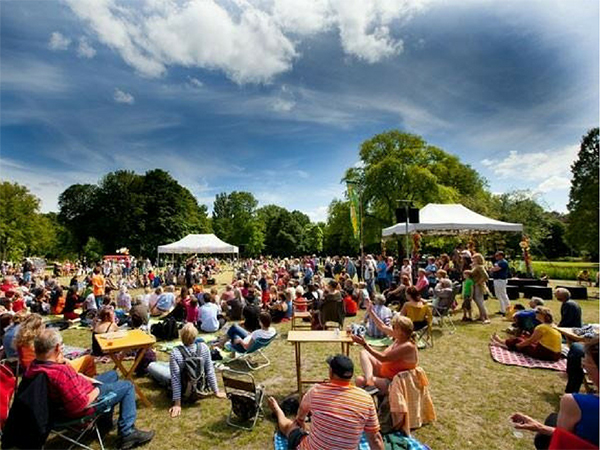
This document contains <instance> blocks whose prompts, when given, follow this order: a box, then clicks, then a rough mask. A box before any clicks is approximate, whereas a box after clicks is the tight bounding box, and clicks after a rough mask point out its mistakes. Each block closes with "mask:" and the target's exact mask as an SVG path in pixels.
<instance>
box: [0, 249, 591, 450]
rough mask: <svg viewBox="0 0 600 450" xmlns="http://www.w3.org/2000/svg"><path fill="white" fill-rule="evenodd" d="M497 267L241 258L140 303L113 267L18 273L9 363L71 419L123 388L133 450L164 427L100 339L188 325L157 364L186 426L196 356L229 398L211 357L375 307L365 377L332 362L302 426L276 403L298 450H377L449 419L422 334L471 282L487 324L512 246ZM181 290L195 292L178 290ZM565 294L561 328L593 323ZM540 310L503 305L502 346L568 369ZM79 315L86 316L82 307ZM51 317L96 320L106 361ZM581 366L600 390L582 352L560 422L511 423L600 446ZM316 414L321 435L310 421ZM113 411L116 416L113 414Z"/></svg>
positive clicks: (176, 280)
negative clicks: (285, 326) (213, 283)
mask: <svg viewBox="0 0 600 450" xmlns="http://www.w3.org/2000/svg"><path fill="white" fill-rule="evenodd" d="M496 260H497V261H498V263H496V264H495V265H494V267H492V268H491V269H490V270H488V267H486V263H485V260H484V258H483V257H482V255H480V254H476V253H474V254H472V253H471V252H469V251H468V250H462V249H461V248H459V249H457V252H456V254H455V255H453V256H452V258H451V257H449V256H448V255H441V256H440V258H433V257H432V258H429V259H428V260H427V265H426V266H425V267H424V268H421V269H416V268H413V267H412V264H411V261H409V260H408V259H406V260H403V261H402V263H401V265H399V266H398V265H396V262H395V261H394V259H393V258H390V257H387V258H386V257H381V256H380V257H379V258H378V261H377V262H376V261H375V259H374V258H373V257H371V256H370V255H369V256H367V258H366V259H365V264H364V267H361V265H360V262H359V261H355V260H353V259H351V258H338V257H334V258H327V259H325V261H321V260H320V259H319V258H316V257H306V258H303V259H289V260H288V259H284V260H269V259H261V260H258V261H254V260H251V259H248V260H242V261H239V262H238V263H237V264H235V266H234V276H233V279H232V280H231V283H229V284H227V285H226V286H225V287H224V289H222V290H219V289H217V288H216V287H210V285H207V284H206V281H207V280H208V279H209V278H210V276H211V274H213V273H214V272H217V271H219V270H220V268H219V264H218V262H217V261H215V260H211V262H210V263H206V262H201V261H199V260H198V259H195V258H193V259H190V260H188V261H186V263H185V264H184V265H182V266H180V267H179V268H172V269H171V270H170V271H167V272H163V273H161V274H158V273H157V274H153V273H152V272H151V271H150V269H149V268H148V269H147V271H146V272H145V273H144V274H143V275H144V277H145V279H147V280H148V282H147V283H146V284H143V282H142V285H143V286H145V287H144V293H143V294H140V295H132V294H131V293H130V289H131V284H130V283H129V282H128V281H127V280H128V279H129V277H130V276H131V275H132V273H133V270H131V271H129V273H127V274H125V275H122V276H121V278H117V279H114V277H113V276H112V275H111V273H110V272H109V273H108V274H106V272H105V267H104V266H102V265H98V266H96V267H94V268H93V269H91V273H85V272H84V273H83V274H82V275H83V282H82V283H79V282H78V281H77V280H75V282H74V284H72V285H71V286H70V287H69V288H66V287H62V286H60V285H59V283H58V281H57V279H55V278H52V277H49V276H48V277H46V278H45V279H43V280H42V279H39V278H36V277H33V276H30V277H29V280H28V281H24V279H23V278H20V277H19V276H17V277H13V276H11V275H9V276H6V277H5V279H4V282H3V286H4V287H1V286H0V292H2V294H0V297H1V298H0V300H1V302H0V303H1V304H2V307H3V309H4V314H2V315H1V316H0V318H1V321H2V322H1V327H2V329H1V331H2V340H3V348H4V352H5V355H6V356H7V357H9V358H16V359H17V360H18V361H19V364H20V366H21V367H22V370H23V372H24V374H25V378H34V377H35V376H36V375H37V374H39V373H41V372H43V373H45V374H46V375H47V377H48V383H49V397H50V400H51V401H52V402H54V403H58V404H59V405H60V406H61V409H62V410H64V412H65V414H66V415H67V416H68V417H75V416H77V415H80V414H82V413H84V412H85V411H86V410H88V408H89V406H90V405H91V404H93V403H94V402H95V401H97V399H98V398H100V397H102V396H103V395H106V393H108V392H113V393H115V394H116V396H115V397H114V400H111V401H112V402H113V403H112V406H113V407H114V406H115V405H116V404H119V405H120V408H119V414H120V415H119V420H118V423H117V429H118V434H119V446H120V448H132V447H134V446H137V445H141V444H144V443H146V442H148V441H150V440H151V439H152V437H153V432H151V431H149V432H146V431H141V430H137V429H136V428H135V426H134V424H135V419H136V408H135V391H134V388H133V385H132V384H131V383H130V382H129V381H123V380H118V377H117V374H116V373H115V372H106V373H103V374H101V375H98V376H97V373H96V365H95V359H94V356H102V350H101V348H100V346H99V344H98V340H97V338H96V336H98V335H101V334H105V333H110V332H114V331H118V330H120V329H121V328H123V327H129V328H140V329H142V330H145V331H147V332H150V331H151V328H150V323H151V322H156V321H158V322H159V323H166V322H168V321H173V322H174V323H176V324H178V325H177V328H178V329H179V332H178V334H179V337H180V340H181V345H177V346H175V347H174V348H172V350H171V351H170V356H169V362H168V363H167V362H161V361H152V362H149V364H147V368H145V370H146V371H147V374H148V375H149V376H150V377H151V378H152V379H154V380H155V381H156V383H157V384H158V385H160V386H162V387H164V388H166V389H167V390H168V391H169V393H170V396H171V400H172V406H171V408H170V409H169V411H168V414H169V416H170V417H171V418H175V417H178V416H180V415H181V412H182V410H181V407H182V400H183V399H184V398H185V397H186V396H188V395H190V393H189V389H190V386H189V383H188V381H187V378H186V376H184V372H185V371H184V366H185V364H187V361H190V360H192V359H195V360H197V361H200V363H199V364H200V368H201V371H202V373H203V374H204V385H203V387H202V394H203V395H215V396H216V397H218V398H224V397H225V394H224V393H223V392H222V391H221V390H220V389H219V387H218V384H217V378H216V374H215V367H214V363H213V353H212V352H214V351H216V352H217V353H218V352H219V351H220V349H224V350H227V351H231V352H236V353H246V352H252V351H253V350H254V349H255V348H257V346H260V345H268V342H270V341H271V340H272V339H274V338H275V337H276V335H277V331H276V329H275V328H274V326H273V324H279V323H282V322H290V321H291V320H292V319H293V316H294V313H295V312H299V313H304V315H303V318H304V319H305V320H306V321H307V323H308V322H309V324H310V328H311V329H313V330H321V329H327V328H329V327H331V326H332V325H331V323H334V324H336V325H335V326H337V327H338V328H339V329H343V328H345V325H346V318H347V317H354V316H356V315H357V314H358V312H359V311H360V310H361V309H362V310H365V312H364V319H363V320H362V325H363V326H359V327H358V329H362V330H364V333H362V332H356V333H355V334H353V335H352V340H353V342H354V343H355V344H357V345H359V346H361V347H363V349H362V350H361V351H360V358H359V361H360V370H361V374H356V373H355V369H354V364H353V363H352V360H350V359H349V358H348V357H345V356H343V355H336V356H334V357H331V358H329V359H328V361H327V362H328V364H329V381H328V382H326V383H322V384H318V385H316V386H314V387H313V388H312V389H310V390H309V391H308V392H307V393H306V395H305V396H304V397H303V398H302V399H301V401H300V404H299V409H298V413H297V416H296V419H295V420H293V421H292V420H290V419H288V418H286V416H285V414H284V413H283V410H282V409H281V407H280V406H279V405H278V403H277V401H276V400H275V399H274V398H269V405H270V407H271V409H272V410H273V412H274V414H275V416H276V418H277V422H278V428H279V431H280V432H281V433H282V434H283V435H284V436H286V437H287V439H288V443H289V448H300V449H310V448H332V449H334V448H335V449H350V448H356V447H357V445H358V442H359V440H360V438H361V436H362V434H363V432H364V433H365V435H366V438H367V440H368V442H369V445H370V446H371V448H374V449H375V448H377V449H382V448H384V447H383V439H382V432H390V431H401V432H402V433H404V435H406V436H410V433H411V430H414V429H416V428H419V427H421V426H422V425H424V424H426V423H429V422H431V421H433V420H435V419H436V414H435V410H434V406H433V402H432V399H431V396H430V393H429V389H428V385H429V380H428V378H427V376H426V374H425V371H424V370H423V369H422V367H420V366H419V348H420V347H419V346H418V342H417V339H416V335H415V332H416V331H419V330H423V329H424V328H426V327H429V326H431V321H432V317H431V313H432V311H434V312H438V313H449V312H451V311H452V310H453V309H455V308H457V306H458V304H457V302H456V300H455V293H456V291H457V283H458V282H461V283H462V286H461V289H462V300H463V303H462V306H461V309H462V312H463V320H464V321H471V320H473V319H472V307H471V303H472V302H474V303H475V304H476V306H477V308H478V311H479V317H478V320H479V321H481V322H482V323H489V322H490V320H489V316H488V313H487V311H486V307H485V304H484V295H485V294H487V293H488V292H487V281H488V278H489V277H490V276H491V277H495V278H494V279H495V280H497V279H500V280H502V278H497V275H494V274H495V273H497V272H499V271H501V270H504V269H503V267H504V265H503V261H504V255H503V254H501V252H499V254H496ZM322 263H323V267H320V265H321V264H322ZM148 267H150V266H148ZM498 267H499V269H497V268H498ZM358 274H363V275H364V277H363V281H360V282H358V281H357V275H358ZM74 278H76V277H74ZM156 280H158V281H156ZM165 280H171V281H169V282H165ZM176 284H179V285H183V287H181V288H180V289H179V290H176V288H175V286H176ZM500 285H501V284H500ZM9 292H10V293H11V294H10V295H7V294H8V293H9ZM556 297H557V299H558V300H559V301H560V302H561V303H562V307H561V321H560V323H559V326H563V327H581V326H582V323H581V308H579V305H577V303H575V302H574V301H572V300H570V298H569V293H568V291H566V290H565V289H558V290H557V291H556ZM501 304H502V303H501ZM529 306H530V309H525V307H524V306H521V305H519V304H515V305H511V304H510V302H508V304H507V305H504V310H503V311H501V312H502V313H503V314H506V315H507V317H510V319H511V320H512V322H513V328H512V329H511V330H510V332H511V333H512V334H513V335H514V336H513V337H511V338H509V339H501V338H500V337H499V336H498V335H497V334H494V335H493V336H492V338H491V344H492V345H497V346H502V347H505V348H507V349H511V350H514V351H517V352H521V353H524V354H526V355H529V356H532V357H535V358H538V359H545V360H551V361H555V360H557V359H558V358H560V355H561V344H562V342H561V335H560V333H559V332H558V331H557V330H556V328H555V327H554V326H553V322H554V317H553V314H552V312H551V311H550V309H548V308H545V307H544V304H543V301H542V300H540V299H535V298H534V299H532V301H531V302H530V304H529ZM78 308H81V309H82V312H81V313H78V312H77V311H76V310H77V309H78ZM48 314H53V315H62V316H63V318H64V320H71V321H72V320H77V319H79V320H80V321H81V323H82V324H86V325H88V326H89V327H90V330H91V336H92V337H91V350H92V355H93V356H92V355H85V356H82V357H79V358H77V359H72V360H69V359H66V358H65V356H64V353H63V345H62V338H61V335H60V333H59V332H58V331H56V330H55V329H52V328H49V327H47V326H45V325H44V318H43V316H44V315H48ZM153 332H154V331H153ZM200 333H205V334H204V337H207V335H212V334H213V333H219V334H220V338H218V339H214V336H211V337H210V338H208V337H207V339H206V341H205V339H204V337H203V335H201V334H200ZM383 338H388V340H389V342H390V343H389V345H388V346H387V347H385V349H383V350H380V349H378V348H376V347H374V346H373V345H372V344H371V340H372V339H376V340H379V339H383ZM265 343H267V344H265ZM582 361H583V364H584V367H585V370H586V371H587V373H588V374H589V375H590V376H591V378H592V380H593V381H594V383H595V384H596V386H597V385H598V346H597V343H596V344H595V347H594V345H588V346H586V347H583V346H582V345H581V344H573V345H571V349H570V352H569V357H568V364H567V372H568V376H569V382H568V385H567V390H566V392H567V393H568V394H569V395H566V396H565V397H563V399H562V400H561V410H560V411H559V413H558V416H557V417H554V418H549V419H548V420H547V421H546V424H545V425H542V424H540V423H539V422H536V421H535V420H533V419H531V418H529V417H528V416H526V415H524V414H521V413H516V414H515V415H514V416H513V417H512V420H513V422H514V424H515V427H517V428H523V429H527V430H532V431H536V432H538V436H537V437H536V447H537V448H547V445H548V443H549V440H548V436H550V435H552V434H553V430H554V429H555V428H559V429H564V430H566V431H568V432H570V433H574V434H575V435H577V436H579V437H581V438H582V439H585V440H587V441H590V442H595V443H596V445H597V443H598V426H597V422H598V417H597V416H598V415H597V410H598V402H597V397H595V400H594V399H591V398H590V396H586V395H579V394H578V391H579V389H580V387H581V384H582V382H583V377H584V373H583V369H582ZM594 377H595V378H594ZM353 378H354V385H353V384H352V383H351V380H352V379H353ZM68 386H71V387H70V388H69V387H68ZM374 399H377V400H378V401H377V402H375V401H374ZM594 402H595V403H594ZM376 404H378V406H377V407H376V406H375V405H376ZM594 407H595V408H596V413H595V414H596V415H595V416H594V414H593V408H594ZM385 408H387V411H388V412H389V414H388V415H389V417H390V422H389V423H384V421H383V419H382V420H380V418H381V417H384V416H385V414H383V415H382V411H383V410H384V409H385ZM309 413H310V414H311V415H312V419H311V426H310V431H308V429H307V427H305V421H306V417H307V415H308V414H309ZM108 416H112V410H111V413H110V414H109V415H108ZM378 416H379V417H378ZM342 418H343V419H342ZM594 420H595V423H596V425H595V428H594V426H593V424H592V422H593V421H594ZM111 426H112V418H111V417H106V418H105V419H104V420H103V421H102V428H103V429H104V430H105V431H108V430H109V429H110V428H111ZM594 433H595V438H594ZM544 446H545V447H544Z"/></svg>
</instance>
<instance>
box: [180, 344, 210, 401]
mask: <svg viewBox="0 0 600 450" xmlns="http://www.w3.org/2000/svg"><path fill="white" fill-rule="evenodd" d="M201 345H202V344H201V343H197V344H196V353H195V354H191V353H190V352H189V351H188V349H187V348H185V346H183V345H179V346H177V347H176V348H177V349H178V350H179V352H180V353H181V356H183V364H182V366H181V399H182V401H187V402H195V401H196V400H198V399H199V398H200V397H202V396H204V395H205V393H206V391H207V385H206V384H207V382H206V374H205V373H204V361H203V360H202V357H201V356H200V353H201V350H202V348H201Z"/></svg>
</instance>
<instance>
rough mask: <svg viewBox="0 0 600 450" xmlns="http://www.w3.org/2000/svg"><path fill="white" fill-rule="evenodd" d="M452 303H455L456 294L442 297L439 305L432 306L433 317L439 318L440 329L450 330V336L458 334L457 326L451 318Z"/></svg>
mask: <svg viewBox="0 0 600 450" xmlns="http://www.w3.org/2000/svg"><path fill="white" fill-rule="evenodd" d="M452 303H454V294H453V295H451V296H448V297H441V298H440V299H439V301H438V302H437V303H436V302H434V303H433V304H432V305H431V306H432V311H433V317H434V318H437V319H438V324H439V325H440V327H441V328H442V329H446V330H448V332H449V333H450V334H453V333H455V332H456V326H455V325H454V321H453V320H452V317H451V312H452Z"/></svg>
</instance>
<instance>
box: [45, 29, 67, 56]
mask: <svg viewBox="0 0 600 450" xmlns="http://www.w3.org/2000/svg"><path fill="white" fill-rule="evenodd" d="M70 44H71V39H69V38H67V37H65V36H63V35H62V34H61V33H59V32H58V31H55V32H54V33H52V34H51V35H50V41H49V42H48V48H49V49H50V50H54V51H58V50H66V49H67V48H69V45H70Z"/></svg>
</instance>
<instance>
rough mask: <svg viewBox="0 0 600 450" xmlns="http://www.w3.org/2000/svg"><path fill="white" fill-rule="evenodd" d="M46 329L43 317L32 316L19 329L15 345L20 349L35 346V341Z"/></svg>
mask: <svg viewBox="0 0 600 450" xmlns="http://www.w3.org/2000/svg"><path fill="white" fill-rule="evenodd" d="M44 328H45V325H44V321H43V319H42V316H40V315H39V314H31V315H30V316H28V317H27V318H26V319H25V320H24V321H23V322H21V326H20V327H19V331H18V332H17V336H16V338H15V344H16V345H17V346H19V347H29V346H31V345H33V341H34V340H35V338H36V337H37V336H38V335H39V334H40V332H41V331H42V330H43V329H44Z"/></svg>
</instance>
